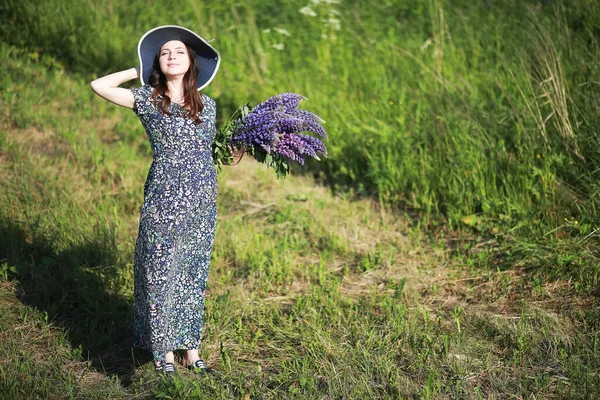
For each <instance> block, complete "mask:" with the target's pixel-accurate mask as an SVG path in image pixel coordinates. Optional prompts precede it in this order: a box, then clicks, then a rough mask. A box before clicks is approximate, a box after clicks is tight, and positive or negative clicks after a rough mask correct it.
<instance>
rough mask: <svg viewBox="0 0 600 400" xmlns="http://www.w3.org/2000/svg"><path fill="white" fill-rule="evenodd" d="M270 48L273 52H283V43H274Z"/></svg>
mask: <svg viewBox="0 0 600 400" xmlns="http://www.w3.org/2000/svg"><path fill="white" fill-rule="evenodd" d="M271 47H273V48H274V49H275V50H283V48H284V47H285V45H284V44H283V43H274V44H273V46H271Z"/></svg>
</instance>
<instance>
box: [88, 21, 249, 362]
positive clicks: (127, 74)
mask: <svg viewBox="0 0 600 400" xmlns="http://www.w3.org/2000/svg"><path fill="white" fill-rule="evenodd" d="M138 53H139V57H140V69H139V70H138V69H136V68H131V69H127V70H124V71H120V72H116V73H113V74H110V75H107V76H104V77H101V78H99V79H96V80H95V81H93V82H92V83H91V87H92V90H93V91H94V92H95V93H96V94H98V95H99V96H101V97H103V98H105V99H106V100H109V101H111V102H113V103H115V104H117V105H120V106H123V107H128V108H131V109H133V111H134V112H135V114H136V115H137V116H138V117H139V119H140V120H141V122H142V124H143V126H144V128H145V130H146V133H147V135H148V138H149V140H150V144H151V147H152V153H153V162H152V165H151V166H150V170H149V172H148V178H147V179H146V183H145V185H144V203H143V205H142V210H141V215H140V225H139V233H138V237H137V240H136V245H135V257H134V282H135V283H134V295H135V307H134V310H135V311H134V328H133V331H134V332H133V345H134V347H138V348H144V349H149V350H151V351H152V353H153V356H154V362H155V368H156V370H157V371H164V372H168V373H170V372H174V371H175V366H174V354H173V350H177V349H184V350H185V354H184V357H183V364H184V366H186V367H187V368H190V369H194V370H195V371H197V372H203V371H208V369H207V367H206V365H205V363H204V361H202V360H201V359H200V357H199V355H198V348H199V346H200V338H201V334H202V324H203V314H204V293H205V289H206V280H207V277H208V270H209V265H210V257H211V253H212V248H213V241H214V234H215V224H216V217H217V208H216V200H217V175H216V169H215V165H214V162H213V158H212V142H213V140H214V137H215V133H216V126H215V122H216V121H215V117H216V107H215V102H214V101H213V100H212V99H211V98H209V97H208V96H206V95H205V94H200V93H199V90H200V89H202V88H203V87H205V86H206V85H208V83H210V81H211V80H212V79H213V77H214V75H215V74H216V72H217V69H218V67H219V62H220V59H219V53H218V52H217V51H216V50H215V49H214V48H213V47H212V46H210V44H208V43H207V42H206V41H205V40H204V39H203V38H201V37H200V36H198V35H197V34H195V33H194V32H192V31H190V30H188V29H186V28H182V27H178V26H174V25H168V26H162V27H158V28H155V29H152V30H150V31H148V32H147V33H146V34H145V35H144V36H143V37H142V38H141V39H140V42H139V45H138ZM138 77H139V78H141V80H142V83H144V82H149V83H146V84H144V85H143V86H142V87H139V88H134V89H124V88H119V87H118V86H119V85H120V84H122V83H124V82H126V81H129V80H132V79H136V78H138ZM242 154H243V153H242V152H238V151H234V161H233V164H237V162H239V159H240V158H241V156H242Z"/></svg>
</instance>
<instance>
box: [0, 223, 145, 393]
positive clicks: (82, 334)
mask: <svg viewBox="0 0 600 400" xmlns="http://www.w3.org/2000/svg"><path fill="white" fill-rule="evenodd" d="M32 226H33V227H35V224H33V225H32ZM40 231H41V229H35V228H34V229H26V227H25V226H24V225H23V224H22V223H20V222H17V221H14V220H11V219H9V218H7V217H6V216H5V215H2V214H0V259H5V260H6V262H7V263H8V265H9V266H11V267H14V270H16V273H14V274H13V275H12V276H11V277H10V278H11V279H15V280H17V281H18V283H19V284H18V296H19V299H20V301H21V302H22V303H23V304H25V305H28V306H32V307H35V308H37V309H39V310H41V311H45V312H47V314H48V319H49V321H52V322H53V324H54V325H56V326H59V327H61V328H63V329H65V330H66V331H67V332H68V338H69V341H70V342H71V345H72V346H73V347H74V348H77V347H79V346H81V348H82V350H83V351H82V354H83V357H84V358H86V359H88V360H89V361H90V362H91V365H92V368H94V369H96V370H97V371H99V372H101V373H103V374H106V375H109V376H110V375H117V376H118V377H119V379H120V380H121V382H122V383H123V385H124V386H128V385H129V384H130V382H131V377H132V375H133V373H134V371H135V368H137V367H139V366H140V365H142V364H144V363H146V362H149V361H151V355H150V353H149V352H146V351H137V350H136V351H132V348H131V333H132V323H133V302H132V300H130V299H127V298H125V297H123V296H121V295H118V294H115V293H112V291H111V289H110V278H109V277H110V276H111V274H117V273H119V271H118V270H117V267H116V264H117V247H116V244H115V240H114V233H113V232H112V231H111V230H110V228H109V227H104V228H97V229H96V231H95V232H94V235H93V237H86V238H84V240H83V241H82V243H80V244H77V245H75V246H73V247H71V248H67V249H64V250H60V251H57V250H56V249H54V248H53V240H52V238H51V237H49V235H47V234H44V232H40ZM31 232H33V233H31Z"/></svg>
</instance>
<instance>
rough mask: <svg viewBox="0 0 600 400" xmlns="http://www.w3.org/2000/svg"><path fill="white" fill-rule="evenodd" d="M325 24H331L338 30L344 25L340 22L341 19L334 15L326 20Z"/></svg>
mask: <svg viewBox="0 0 600 400" xmlns="http://www.w3.org/2000/svg"><path fill="white" fill-rule="evenodd" d="M325 26H331V27H332V28H333V29H335V30H336V31H339V30H340V28H341V27H342V25H341V24H340V20H339V19H337V18H333V17H330V18H329V19H328V20H327V21H325Z"/></svg>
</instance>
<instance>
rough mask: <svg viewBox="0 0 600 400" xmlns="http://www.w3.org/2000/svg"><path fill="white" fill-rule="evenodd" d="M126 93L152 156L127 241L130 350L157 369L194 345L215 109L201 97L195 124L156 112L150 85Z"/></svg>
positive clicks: (178, 112) (209, 217) (211, 187)
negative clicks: (146, 353)
mask: <svg viewBox="0 0 600 400" xmlns="http://www.w3.org/2000/svg"><path fill="white" fill-rule="evenodd" d="M131 91H132V93H133V96H134V99H135V106H134V109H133V110H134V112H135V114H136V115H137V116H138V117H139V119H140V120H141V121H142V124H143V126H144V128H145V130H146V134H147V135H148V138H149V140H150V145H151V147H152V153H153V158H154V159H153V161H152V165H151V166H150V170H149V171H148V178H147V179H146V183H145V185H144V203H143V205H142V210H141V215H140V226H139V233H138V237H137V240H136V244H135V258H134V297H135V300H134V303H135V305H134V324H133V346H134V347H137V348H142V349H148V350H150V351H152V354H153V356H154V360H155V362H156V363H161V364H162V363H164V359H165V354H166V353H168V352H170V351H173V350H176V349H198V348H199V347H200V338H201V335H202V323H203V319H204V293H205V289H206V280H207V278H208V270H209V265H210V258H211V253H212V248H213V241H214V236H215V225H216V219H217V204H216V203H217V175H216V169H215V165H214V162H213V157H212V147H211V146H212V142H213V140H214V138H215V133H216V127H215V120H216V106H215V102H214V100H212V99H211V98H209V97H208V96H206V95H204V94H202V100H203V102H204V110H203V111H202V114H201V116H200V118H201V120H202V122H201V124H198V125H197V124H195V123H194V121H193V120H191V119H190V118H188V117H187V116H186V111H185V109H184V108H183V107H182V106H180V105H179V104H177V103H171V106H170V110H169V111H170V112H172V115H164V114H162V113H161V112H160V110H159V109H158V108H157V106H156V105H155V104H154V102H153V100H152V98H151V97H150V96H151V94H152V87H151V86H150V85H144V86H142V87H140V88H134V89H131Z"/></svg>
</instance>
